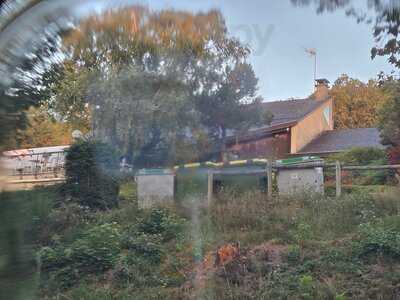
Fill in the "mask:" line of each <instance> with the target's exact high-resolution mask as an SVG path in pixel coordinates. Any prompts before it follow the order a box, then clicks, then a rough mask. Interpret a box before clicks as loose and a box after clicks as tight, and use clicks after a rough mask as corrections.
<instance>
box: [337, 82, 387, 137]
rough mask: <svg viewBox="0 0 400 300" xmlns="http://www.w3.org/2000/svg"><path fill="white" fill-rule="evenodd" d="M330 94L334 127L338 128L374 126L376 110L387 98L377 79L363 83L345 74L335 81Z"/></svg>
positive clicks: (376, 116) (376, 115) (376, 117)
mask: <svg viewBox="0 0 400 300" xmlns="http://www.w3.org/2000/svg"><path fill="white" fill-rule="evenodd" d="M331 95H332V97H333V99H334V102H333V103H334V111H335V114H334V123H335V128H339V129H342V128H363V127H374V126H376V124H377V119H378V110H379V108H380V107H381V106H382V105H383V104H384V103H385V102H386V101H388V98H389V95H388V94H387V93H385V92H384V90H383V89H381V87H380V86H379V83H378V82H377V81H375V80H369V81H368V83H363V82H362V81H360V80H358V79H353V78H350V77H348V76H347V75H345V74H344V75H341V76H340V77H339V78H338V79H337V80H336V81H335V84H334V85H333V87H332V89H331Z"/></svg>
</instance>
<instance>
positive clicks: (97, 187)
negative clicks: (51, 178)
mask: <svg viewBox="0 0 400 300" xmlns="http://www.w3.org/2000/svg"><path fill="white" fill-rule="evenodd" d="M117 171H118V156H117V154H116V152H115V150H114V149H113V148H111V147H110V146H108V145H107V144H104V143H101V142H93V141H82V142H79V143H77V144H74V145H72V146H71V147H70V149H69V150H68V153H67V156H66V163H65V175H66V179H67V180H66V183H65V185H64V187H63V191H64V193H65V194H66V195H68V196H70V197H71V198H72V201H73V202H77V203H79V204H81V205H84V206H88V207H90V208H92V209H103V210H104V209H108V208H112V207H115V206H117V205H118V194H119V183H118V181H117V179H116V172H117Z"/></svg>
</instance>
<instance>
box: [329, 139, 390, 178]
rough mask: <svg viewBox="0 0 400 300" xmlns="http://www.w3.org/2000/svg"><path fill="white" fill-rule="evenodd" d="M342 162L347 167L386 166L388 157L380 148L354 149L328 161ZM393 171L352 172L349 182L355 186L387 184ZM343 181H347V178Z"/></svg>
mask: <svg viewBox="0 0 400 300" xmlns="http://www.w3.org/2000/svg"><path fill="white" fill-rule="evenodd" d="M336 160H338V161H340V162H342V163H344V164H346V165H385V164H388V155H387V153H386V151H385V150H383V149H379V148H373V147H371V148H353V149H351V150H348V151H345V152H343V153H339V154H335V155H332V156H330V157H329V158H328V161H331V162H333V161H336ZM392 173H393V172H391V171H388V170H383V171H375V170H373V171H352V172H351V173H349V175H351V176H349V180H351V182H352V183H354V184H361V185H374V184H375V185H376V184H385V183H386V182H387V181H388V180H389V179H390V177H391V176H392ZM344 177H345V178H344V179H343V180H344V181H345V180H346V176H344Z"/></svg>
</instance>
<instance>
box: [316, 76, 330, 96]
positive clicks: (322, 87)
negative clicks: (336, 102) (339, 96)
mask: <svg viewBox="0 0 400 300" xmlns="http://www.w3.org/2000/svg"><path fill="white" fill-rule="evenodd" d="M328 96H329V80H328V79H325V78H322V79H316V80H315V91H314V93H313V94H312V98H314V99H315V100H317V101H321V100H326V99H327V98H328Z"/></svg>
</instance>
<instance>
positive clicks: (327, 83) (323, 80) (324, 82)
mask: <svg viewBox="0 0 400 300" xmlns="http://www.w3.org/2000/svg"><path fill="white" fill-rule="evenodd" d="M315 82H316V83H317V85H320V84H322V85H329V83H330V82H329V80H328V79H326V78H319V79H316V80H315Z"/></svg>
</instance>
